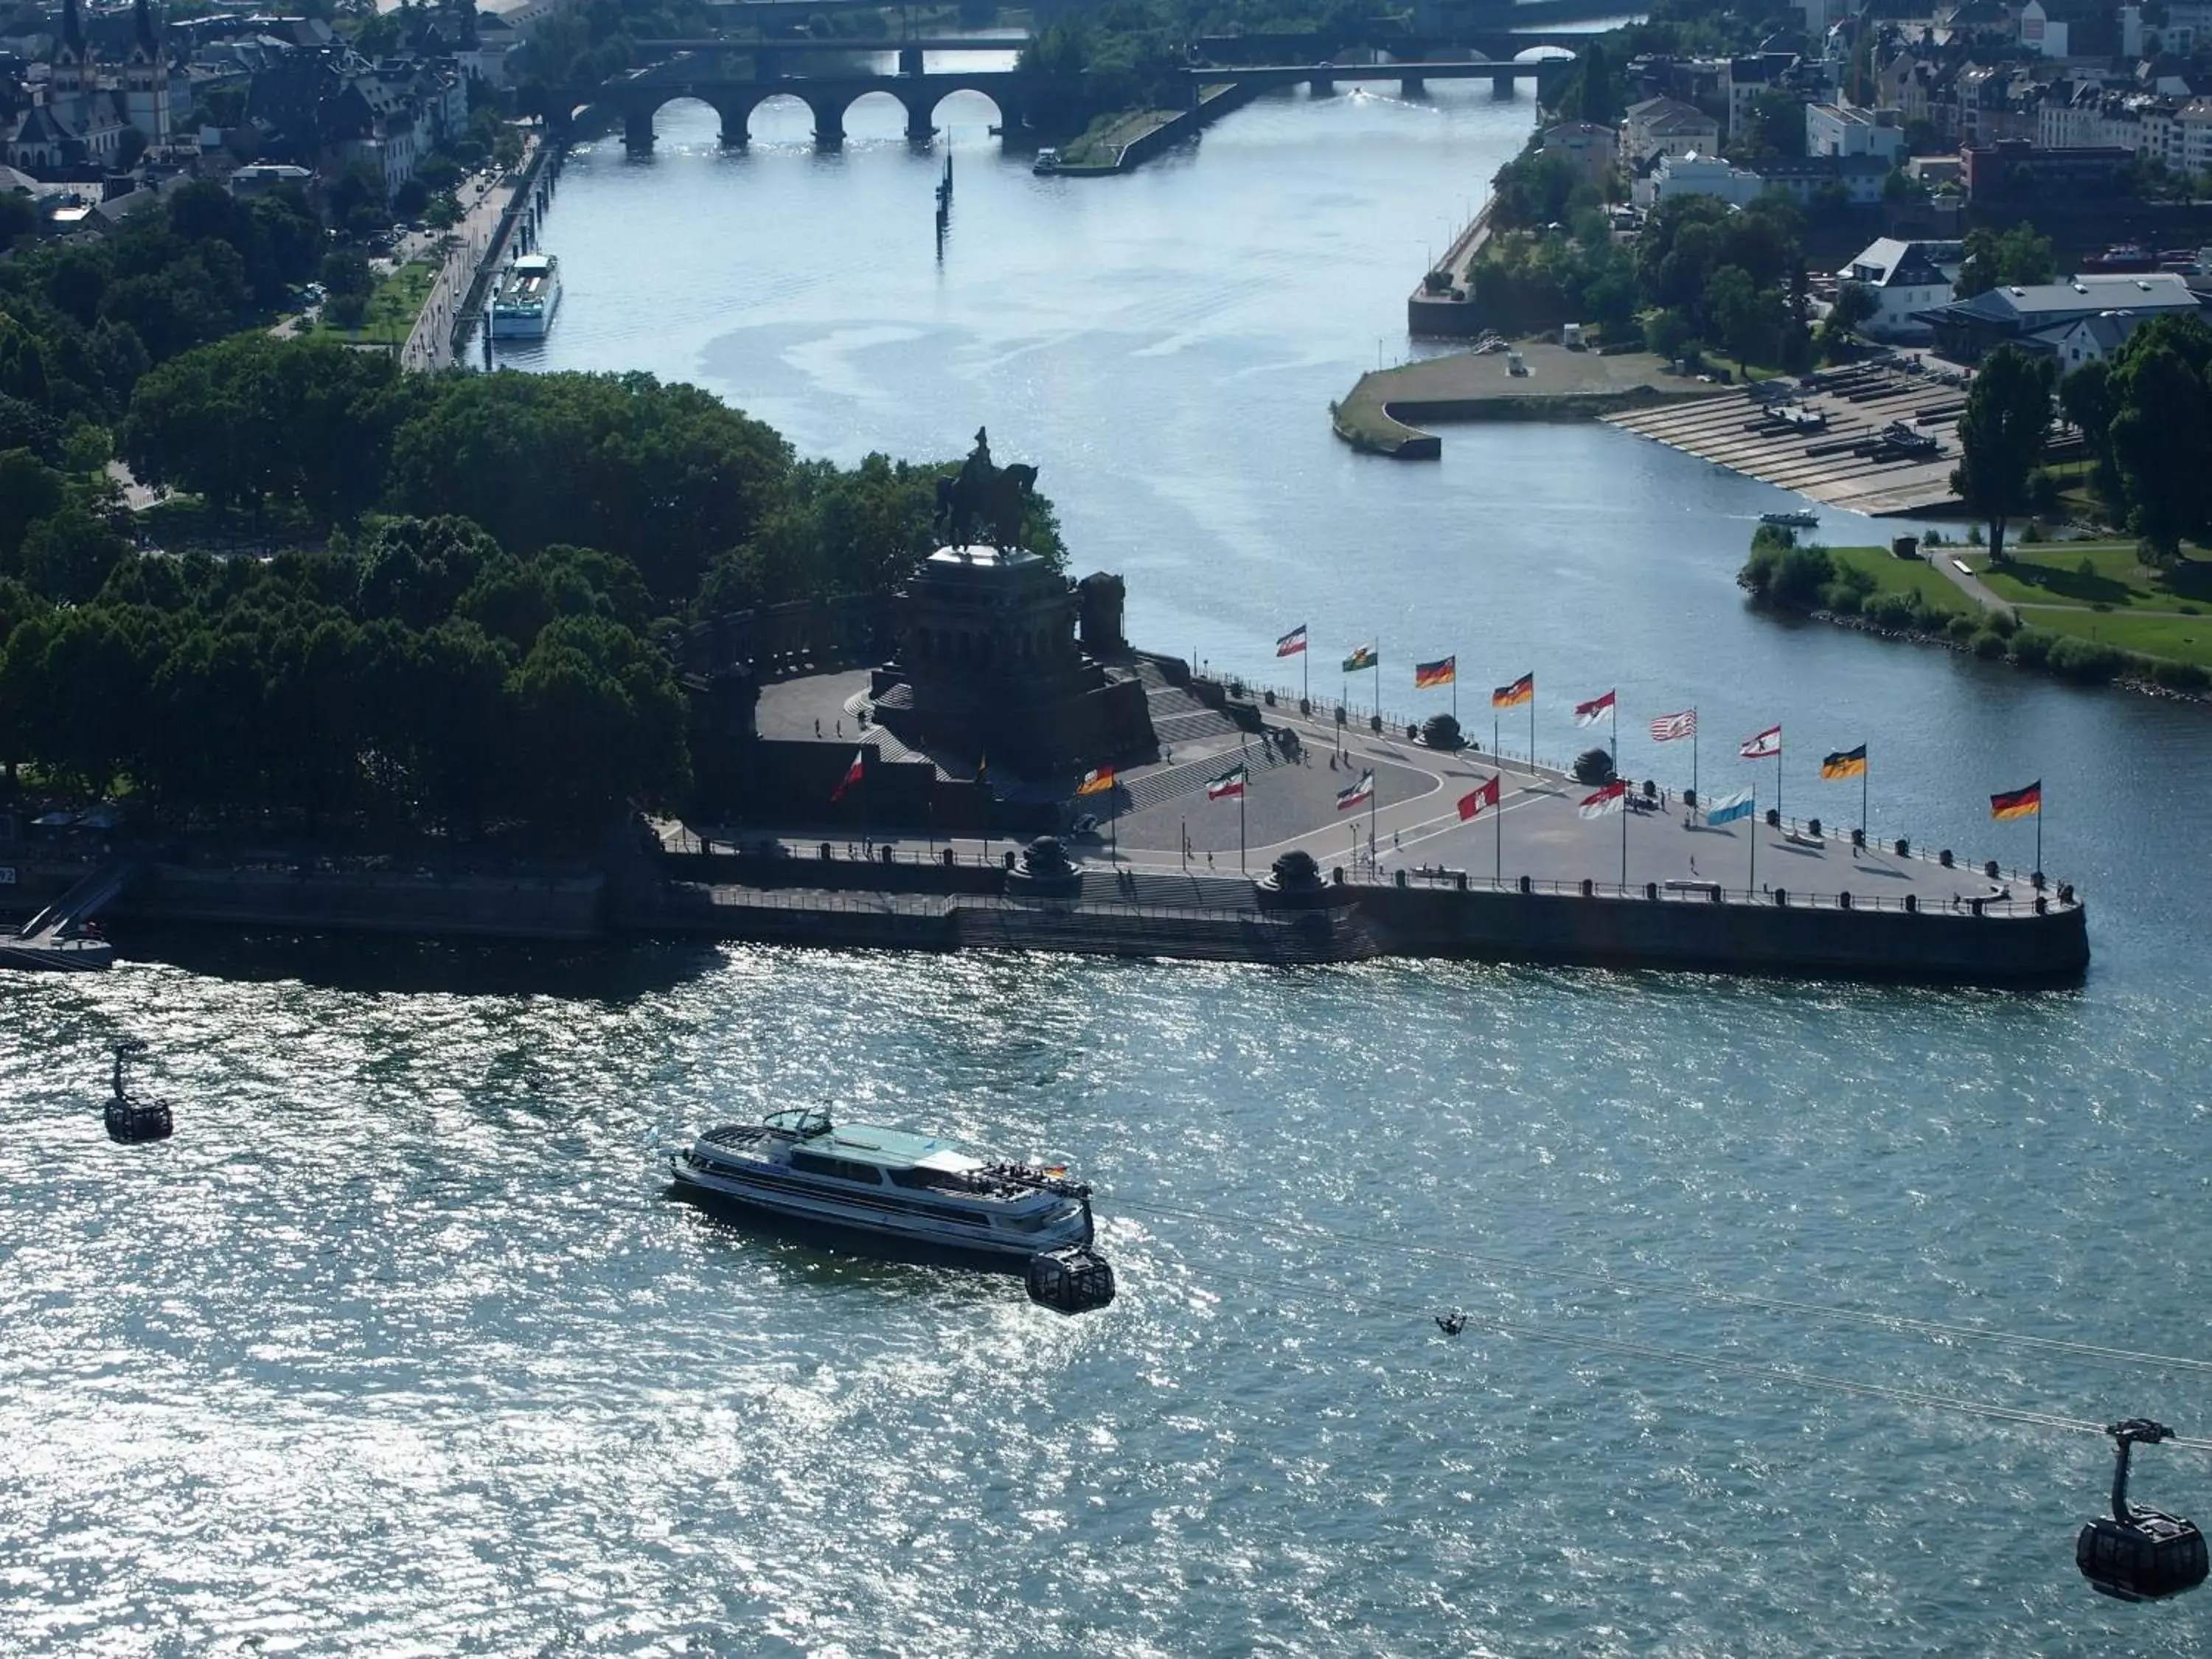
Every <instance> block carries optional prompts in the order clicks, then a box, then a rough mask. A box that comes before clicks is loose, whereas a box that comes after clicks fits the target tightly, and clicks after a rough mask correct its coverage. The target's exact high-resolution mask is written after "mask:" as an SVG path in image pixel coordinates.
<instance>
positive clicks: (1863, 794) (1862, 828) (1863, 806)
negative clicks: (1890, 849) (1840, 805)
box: [1859, 764, 1874, 841]
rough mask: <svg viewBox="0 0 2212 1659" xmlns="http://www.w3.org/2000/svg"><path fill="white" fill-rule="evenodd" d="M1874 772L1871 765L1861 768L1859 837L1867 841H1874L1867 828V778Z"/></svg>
mask: <svg viewBox="0 0 2212 1659" xmlns="http://www.w3.org/2000/svg"><path fill="white" fill-rule="evenodd" d="M1872 770H1873V767H1872V765H1871V764H1869V765H1866V766H1862V767H1861V768H1859V836H1860V837H1861V839H1863V840H1866V841H1872V840H1873V839H1874V836H1873V834H1872V833H1871V832H1870V831H1869V829H1868V828H1867V777H1868V775H1869V773H1870V772H1871V771H1872Z"/></svg>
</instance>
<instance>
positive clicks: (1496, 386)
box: [1329, 340, 1713, 460]
mask: <svg viewBox="0 0 2212 1659" xmlns="http://www.w3.org/2000/svg"><path fill="white" fill-rule="evenodd" d="M1516 356H1518V358H1519V359H1520V360H1521V362H1522V364H1523V365H1524V366H1525V367H1526V368H1527V369H1528V373H1527V374H1513V373H1512V372H1511V368H1510V365H1511V362H1512V361H1513V359H1514V358H1515V357H1516ZM1712 396H1713V388H1712V386H1710V385H1707V384H1705V383H1704V382H1701V381H1699V380H1685V379H1683V378H1682V377H1681V376H1680V375H1677V374H1673V373H1672V372H1671V371H1670V370H1669V369H1668V366H1667V364H1666V362H1664V361H1663V360H1662V359H1661V358H1658V357H1656V356H1652V354H1651V353H1650V352H1648V351H1624V352H1618V353H1613V354H1611V355H1607V354H1605V353H1601V352H1596V351H1570V350H1568V349H1566V348H1565V347H1564V346H1561V345H1558V344H1556V343H1551V342H1549V341H1536V340H1531V341H1525V342H1522V343H1517V344H1516V345H1515V346H1514V347H1513V348H1512V349H1511V350H1510V351H1491V352H1473V351H1462V352H1454V353H1452V354H1450V355H1449V356H1441V357H1425V358H1422V359H1421V360H1419V361H1418V362H1410V363H1401V364H1400V365H1399V366H1398V367H1397V368H1383V369H1373V370H1370V371H1369V372H1368V373H1367V374H1362V375H1361V376H1360V377H1359V379H1358V382H1357V383H1356V384H1354V386H1352V390H1351V391H1350V392H1347V393H1346V395H1345V397H1344V398H1343V399H1342V401H1340V402H1339V403H1336V404H1331V405H1330V407H1329V415H1330V417H1331V420H1332V422H1333V423H1334V427H1335V430H1336V435H1337V436H1338V437H1340V438H1341V439H1343V440H1344V441H1345V442H1346V443H1348V444H1350V445H1351V446H1352V447H1353V448H1354V449H1360V450H1365V451H1367V452H1368V453H1371V454H1376V455H1389V456H1392V457H1394V458H1395V459H1399V460H1434V459H1436V458H1437V456H1438V455H1440V454H1442V453H1443V439H1441V438H1440V437H1438V436H1437V435H1436V434H1434V433H1432V432H1428V431H1425V430H1424V429H1423V428H1424V427H1425V425H1427V424H1429V423H1431V422H1439V421H1586V420H1595V419H1598V418H1600V417H1601V416H1607V415H1612V414H1618V413H1620V412H1621V411H1623V410H1632V409H1642V408H1645V407H1648V406H1650V405H1653V404H1664V403H1673V402H1677V401H1680V400H1683V399H1688V398H1708V399H1709V398H1711V397H1712Z"/></svg>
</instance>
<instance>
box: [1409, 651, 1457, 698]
mask: <svg viewBox="0 0 2212 1659" xmlns="http://www.w3.org/2000/svg"><path fill="white" fill-rule="evenodd" d="M1457 678H1459V659H1458V658H1457V657H1439V658H1438V659H1437V660H1436V661H1434V662H1417V663H1415V664H1414V665H1413V690H1416V691H1425V690H1428V689H1429V687H1431V686H1432V685H1449V684H1451V683H1452V682H1453V681H1455V680H1456V679H1457Z"/></svg>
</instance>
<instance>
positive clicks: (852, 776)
mask: <svg viewBox="0 0 2212 1659" xmlns="http://www.w3.org/2000/svg"><path fill="white" fill-rule="evenodd" d="M861 753H862V751H861V750H858V749H855V750H854V751H853V763H852V764H851V765H850V766H848V767H847V768H846V769H845V775H844V776H843V777H842V778H840V779H838V780H837V787H836V788H835V789H832V790H831V791H830V792H829V804H830V805H833V806H834V805H836V804H837V802H838V801H839V800H840V799H842V798H843V796H844V793H845V792H846V791H847V790H848V789H850V788H851V787H853V786H854V784H856V783H858V782H859V781H860V758H861Z"/></svg>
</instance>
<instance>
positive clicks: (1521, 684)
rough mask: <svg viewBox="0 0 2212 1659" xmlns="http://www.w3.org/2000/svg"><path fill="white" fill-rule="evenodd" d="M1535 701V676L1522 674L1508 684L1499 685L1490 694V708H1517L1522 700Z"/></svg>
mask: <svg viewBox="0 0 2212 1659" xmlns="http://www.w3.org/2000/svg"><path fill="white" fill-rule="evenodd" d="M1535 701H1536V677H1535V675H1534V674H1523V675H1522V677H1521V678H1519V679H1517V680H1516V681H1514V682H1513V684H1510V685H1501V686H1499V687H1498V689H1497V690H1494V691H1492V693H1491V694H1490V706H1491V707H1492V708H1519V707H1520V706H1521V705H1522V703H1524V702H1535Z"/></svg>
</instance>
